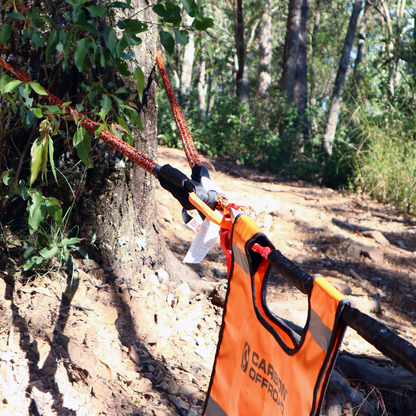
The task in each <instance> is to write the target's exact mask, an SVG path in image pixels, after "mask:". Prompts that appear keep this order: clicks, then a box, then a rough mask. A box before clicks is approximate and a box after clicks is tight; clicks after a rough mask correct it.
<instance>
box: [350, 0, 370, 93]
mask: <svg viewBox="0 0 416 416" xmlns="http://www.w3.org/2000/svg"><path fill="white" fill-rule="evenodd" d="M372 9H373V2H372V1H369V0H367V1H366V2H365V8H364V14H363V17H362V19H361V23H360V27H359V29H358V41H357V56H356V58H355V63H354V74H353V79H352V88H351V98H352V99H353V100H356V99H357V93H358V85H359V83H360V81H361V78H362V71H361V69H360V65H361V62H362V60H363V56H364V52H365V36H366V32H367V25H368V19H369V18H370V15H371V12H372Z"/></svg>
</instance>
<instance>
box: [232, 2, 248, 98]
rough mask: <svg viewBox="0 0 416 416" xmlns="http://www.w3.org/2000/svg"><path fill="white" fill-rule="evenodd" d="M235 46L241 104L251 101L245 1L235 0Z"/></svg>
mask: <svg viewBox="0 0 416 416" xmlns="http://www.w3.org/2000/svg"><path fill="white" fill-rule="evenodd" d="M235 45H236V50H237V59H238V69H237V74H236V91H237V96H238V97H239V99H240V103H248V101H249V85H248V71H247V63H246V48H245V43H244V11H243V0H235Z"/></svg>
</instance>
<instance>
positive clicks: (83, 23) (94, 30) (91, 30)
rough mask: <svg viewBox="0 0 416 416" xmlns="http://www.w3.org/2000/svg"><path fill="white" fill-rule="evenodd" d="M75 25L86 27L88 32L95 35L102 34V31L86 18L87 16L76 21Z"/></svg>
mask: <svg viewBox="0 0 416 416" xmlns="http://www.w3.org/2000/svg"><path fill="white" fill-rule="evenodd" d="M74 26H75V27H79V28H80V29H84V30H86V31H87V32H88V33H92V34H93V35H97V36H100V32H99V31H98V30H97V28H96V27H95V26H94V25H92V24H91V23H89V22H87V21H86V20H85V16H84V17H83V18H82V19H80V20H77V21H76V22H74Z"/></svg>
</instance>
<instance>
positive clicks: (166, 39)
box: [159, 29, 175, 55]
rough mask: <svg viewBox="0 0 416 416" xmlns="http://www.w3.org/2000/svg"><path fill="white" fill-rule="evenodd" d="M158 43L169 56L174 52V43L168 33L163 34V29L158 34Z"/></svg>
mask: <svg viewBox="0 0 416 416" xmlns="http://www.w3.org/2000/svg"><path fill="white" fill-rule="evenodd" d="M159 36H160V43H161V44H162V46H163V47H164V48H165V50H166V52H167V53H168V54H169V55H171V54H172V53H173V51H174V50H175V41H174V40H173V37H172V35H171V34H170V33H169V32H165V31H164V30H163V29H162V30H161V31H160V32H159Z"/></svg>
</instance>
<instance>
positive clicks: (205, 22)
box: [192, 17, 214, 31]
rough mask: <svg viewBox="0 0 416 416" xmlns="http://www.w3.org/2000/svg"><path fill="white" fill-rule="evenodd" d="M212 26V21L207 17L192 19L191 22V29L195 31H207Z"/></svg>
mask: <svg viewBox="0 0 416 416" xmlns="http://www.w3.org/2000/svg"><path fill="white" fill-rule="evenodd" d="M213 26H214V20H213V19H211V18H209V17H200V18H199V19H194V21H193V22H192V27H193V28H194V29H196V30H201V31H204V30H207V29H209V28H210V27H213Z"/></svg>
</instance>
